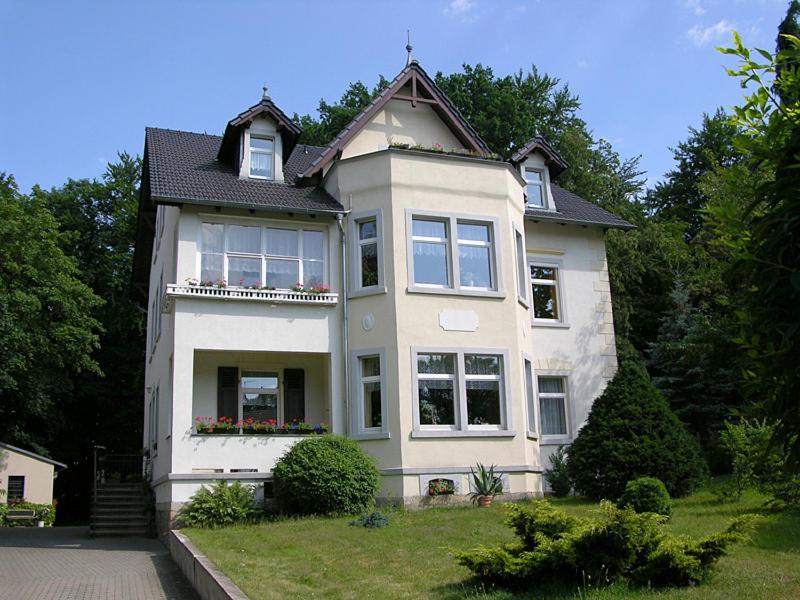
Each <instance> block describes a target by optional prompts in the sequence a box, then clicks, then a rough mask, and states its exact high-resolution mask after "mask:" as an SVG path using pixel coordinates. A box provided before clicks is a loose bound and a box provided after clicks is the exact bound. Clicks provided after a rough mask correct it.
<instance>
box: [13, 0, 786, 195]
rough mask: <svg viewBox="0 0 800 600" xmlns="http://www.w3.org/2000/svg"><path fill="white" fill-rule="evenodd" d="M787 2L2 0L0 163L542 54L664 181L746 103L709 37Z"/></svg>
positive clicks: (85, 167)
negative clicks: (712, 126)
mask: <svg viewBox="0 0 800 600" xmlns="http://www.w3.org/2000/svg"><path fill="white" fill-rule="evenodd" d="M786 6H787V2H786V1H785V0H653V1H646V0H624V1H623V0H620V1H616V0H608V1H606V2H589V1H583V2H579V1H566V0H563V1H555V0H550V1H548V0H540V1H535V0H531V1H527V0H511V1H508V2H498V1H490V0H428V1H422V0H419V1H417V0H402V1H397V2H381V1H377V0H372V1H369V2H368V1H366V0H365V1H364V2H331V1H330V0H327V1H319V2H316V1H308V2H300V1H284V2H277V1H269V2H268V1H255V0H253V1H248V2H244V1H239V0H226V1H222V0H219V1H216V2H211V1H200V0H197V1H192V2H190V1H169V0H164V1H161V2H149V1H142V0H138V1H136V2H134V1H133V0H130V1H128V2H122V1H120V2H115V1H110V0H105V1H103V2H99V1H98V2H81V1H70V2H65V1H63V0H61V1H57V2H55V1H54V2H44V1H36V0H19V1H16V0H0V31H2V32H3V33H2V36H0V73H2V75H1V76H0V171H6V172H10V173H12V174H13V175H14V176H15V177H16V178H17V181H18V182H19V184H20V187H21V188H22V190H23V191H27V190H29V189H30V187H31V186H32V185H33V184H35V183H38V184H40V185H42V186H43V187H50V186H54V185H60V184H61V183H63V182H65V181H66V180H67V178H69V177H72V178H75V179H77V178H81V177H98V176H100V175H101V174H102V173H103V171H104V169H105V163H106V162H108V161H109V160H113V159H114V158H115V157H116V153H117V151H123V150H124V151H128V152H130V153H141V151H142V147H143V140H144V128H145V126H156V127H168V128H172V129H184V130H189V131H200V132H202V131H206V132H208V133H221V131H222V130H223V128H224V126H225V123H226V122H227V121H228V120H229V119H230V118H232V117H233V116H234V115H236V114H237V113H238V112H240V111H241V110H244V109H245V108H247V107H248V106H250V105H252V104H254V103H255V102H256V101H258V99H259V97H260V94H261V86H262V83H263V82H264V81H267V82H268V83H269V87H270V93H271V96H272V98H273V100H275V101H276V102H277V103H278V105H279V106H281V107H282V108H283V109H284V110H285V111H286V112H288V113H289V114H291V113H293V112H298V113H301V114H303V113H309V112H312V113H313V112H314V111H315V109H316V106H317V104H318V102H319V99H320V98H326V99H328V100H333V99H337V98H338V97H339V96H340V95H341V93H342V92H343V91H344V89H345V87H346V86H347V84H348V83H349V82H351V81H356V80H359V79H360V80H363V81H364V82H365V83H367V84H369V85H370V86H371V85H372V84H374V82H375V81H376V79H377V76H378V74H383V75H384V76H386V77H387V78H389V79H391V78H392V77H394V75H395V74H396V73H397V72H398V71H399V70H400V69H401V68H402V67H403V66H404V62H405V49H404V46H405V44H406V40H405V35H406V29H411V30H412V37H413V44H414V55H415V56H416V57H417V58H418V59H419V60H420V62H421V64H422V66H423V67H425V68H426V69H427V70H428V71H429V72H430V73H431V74H433V73H435V72H436V71H438V70H441V71H443V72H445V73H450V72H453V71H456V70H459V69H460V66H461V64H462V63H465V62H466V63H470V64H475V63H477V62H481V63H483V64H485V65H489V66H491V67H492V68H493V69H494V71H495V74H499V75H502V74H506V73H509V72H512V71H516V70H518V69H520V68H523V69H527V68H528V67H529V66H530V65H531V64H535V65H536V66H537V67H538V68H539V69H540V70H541V71H543V72H546V73H549V74H551V75H554V76H557V77H559V78H560V79H561V80H562V81H563V82H565V83H568V84H569V86H570V88H571V89H572V91H573V92H575V93H577V94H578V95H579V96H580V97H581V100H582V103H583V108H582V113H581V114H582V117H583V118H584V119H585V120H586V121H587V123H588V124H589V126H590V127H591V128H592V130H593V131H594V132H595V135H596V136H598V137H604V138H606V139H608V140H610V141H611V142H612V144H613V145H614V147H615V148H616V149H617V150H618V151H619V152H620V153H621V154H622V155H623V156H632V155H637V154H641V155H642V163H641V164H642V166H643V168H644V169H645V170H646V171H647V175H648V178H649V180H650V181H651V182H655V181H656V180H657V179H658V178H659V177H660V176H661V175H662V174H663V172H664V171H666V170H667V169H669V168H670V167H671V164H672V162H671V154H670V151H669V147H670V146H674V145H675V144H676V143H677V142H678V141H680V140H682V139H684V138H685V137H686V131H687V127H688V126H689V125H696V124H697V123H698V122H699V121H700V118H701V115H702V113H703V112H710V111H713V110H714V109H715V108H716V107H717V106H726V107H727V106H731V105H733V104H736V103H738V102H739V99H740V97H741V94H742V90H741V89H740V88H739V87H738V85H737V83H736V82H735V81H734V80H732V79H731V78H730V77H728V76H726V75H725V73H724V70H723V67H724V66H725V65H726V64H727V65H728V66H731V60H730V59H729V58H726V57H723V56H722V55H720V54H719V53H718V52H716V51H715V50H714V47H715V46H717V45H720V44H727V43H728V42H729V40H730V30H731V29H734V28H735V29H736V30H737V31H739V32H740V33H741V34H742V36H743V38H744V40H745V43H746V44H748V45H749V46H759V47H764V48H767V49H769V50H772V48H773V46H774V39H775V32H776V27H777V24H778V23H779V22H780V20H781V19H782V18H783V15H784V13H785V11H786Z"/></svg>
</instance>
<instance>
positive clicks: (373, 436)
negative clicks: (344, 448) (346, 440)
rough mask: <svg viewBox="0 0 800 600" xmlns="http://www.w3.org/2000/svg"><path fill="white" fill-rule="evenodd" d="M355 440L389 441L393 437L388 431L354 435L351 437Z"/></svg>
mask: <svg viewBox="0 0 800 600" xmlns="http://www.w3.org/2000/svg"><path fill="white" fill-rule="evenodd" d="M350 437H351V438H352V439H354V440H388V439H389V438H390V437H391V436H390V435H389V432H388V431H376V432H374V433H372V432H364V433H354V434H352V435H351V436H350Z"/></svg>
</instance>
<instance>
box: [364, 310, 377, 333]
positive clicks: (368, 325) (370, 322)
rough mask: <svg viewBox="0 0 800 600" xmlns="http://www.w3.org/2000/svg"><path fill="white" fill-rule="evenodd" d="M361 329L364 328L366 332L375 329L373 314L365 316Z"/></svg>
mask: <svg viewBox="0 0 800 600" xmlns="http://www.w3.org/2000/svg"><path fill="white" fill-rule="evenodd" d="M361 327H363V328H364V331H371V330H372V328H373V327H375V315H373V314H372V313H367V314H365V315H364V318H363V319H361Z"/></svg>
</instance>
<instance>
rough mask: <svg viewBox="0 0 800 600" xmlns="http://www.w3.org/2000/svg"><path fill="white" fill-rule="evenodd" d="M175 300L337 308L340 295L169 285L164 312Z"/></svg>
mask: <svg viewBox="0 0 800 600" xmlns="http://www.w3.org/2000/svg"><path fill="white" fill-rule="evenodd" d="M174 298H197V299H202V300H239V301H241V300H245V301H250V302H268V303H271V304H305V305H317V306H335V305H336V304H337V303H338V302H339V294H336V293H330V292H328V293H322V294H315V293H313V292H295V291H292V290H265V289H253V288H244V287H216V286H204V285H180V284H174V283H170V284H168V285H167V293H166V298H165V302H164V303H163V307H162V312H165V313H166V312H169V311H170V310H171V308H172V301H173V299H174Z"/></svg>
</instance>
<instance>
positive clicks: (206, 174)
mask: <svg viewBox="0 0 800 600" xmlns="http://www.w3.org/2000/svg"><path fill="white" fill-rule="evenodd" d="M300 134H301V130H300V128H299V126H298V125H297V124H296V123H295V122H293V121H292V120H291V119H289V118H288V117H287V116H286V114H285V113H284V112H283V111H282V110H281V109H280V108H278V107H277V106H276V105H275V103H273V101H272V100H271V99H270V98H269V97H268V96H267V94H266V90H265V93H264V97H263V98H262V99H261V101H260V102H259V103H257V104H256V105H255V106H252V107H251V108H248V109H247V110H246V111H244V112H242V113H241V114H239V115H238V116H236V117H235V118H233V119H232V120H231V121H229V122H228V124H227V126H226V128H225V132H224V134H223V135H222V137H220V136H215V135H208V134H200V133H189V132H183V131H174V130H167V129H150V128H149V129H147V132H146V138H145V148H144V170H143V177H142V188H141V198H140V206H139V218H138V231H137V241H136V258H135V267H134V284H135V286H136V288H137V290H138V293H139V294H140V297H141V299H142V303H143V304H144V303H145V302H146V303H147V307H148V325H147V329H148V336H147V339H148V344H147V359H146V360H147V365H146V383H145V385H146V393H145V398H144V403H145V426H144V445H145V448H146V454H147V456H148V457H149V459H150V469H149V475H150V478H151V485H152V487H153V488H154V490H155V496H156V509H157V511H158V513H159V515H160V517H161V520H162V523H163V522H165V520H164V519H166V518H168V517H170V516H174V514H175V511H176V510H178V508H179V507H180V506H181V504H182V503H185V502H186V501H187V500H188V499H189V498H190V497H191V496H192V494H193V493H194V492H196V491H197V490H198V489H199V488H200V486H201V485H202V484H204V483H209V482H210V481H211V480H216V479H226V480H243V481H246V482H250V483H254V484H256V485H257V487H258V489H261V490H262V493H264V494H265V495H266V496H269V494H270V490H271V484H270V478H271V470H272V468H273V465H274V464H275V461H276V459H278V458H279V457H280V456H281V455H282V454H283V453H284V452H285V451H286V450H287V448H289V447H290V446H291V445H292V444H294V443H296V442H297V441H298V440H300V439H302V436H303V435H304V434H305V435H308V433H306V432H303V431H300V429H301V428H303V426H301V425H299V424H300V423H306V424H308V425H309V426H310V427H305V428H306V429H310V428H313V427H315V426H322V427H325V426H327V427H328V428H329V430H330V431H332V432H335V433H338V434H342V435H346V436H349V437H351V438H353V439H355V440H359V442H360V443H361V444H362V446H363V448H364V449H365V450H366V451H367V452H369V453H370V454H371V455H372V456H374V457H375V459H376V461H377V464H378V467H379V469H380V472H381V475H382V487H381V492H380V496H381V500H383V501H394V502H404V503H406V504H408V505H414V504H420V503H424V499H425V498H426V497H427V496H428V489H429V487H428V485H429V482H430V481H432V480H441V479H447V480H450V482H452V486H453V488H454V489H455V494H456V496H458V495H463V494H467V493H469V479H468V475H469V470H470V466H472V465H475V463H476V462H482V463H484V464H486V465H489V464H494V465H496V466H497V468H498V469H499V470H500V471H501V472H502V473H504V476H503V477H504V485H505V488H506V492H507V493H508V494H509V495H511V496H512V497H516V496H523V495H537V494H541V493H542V491H543V479H542V471H543V470H544V468H546V467H547V466H548V464H549V463H548V456H549V453H550V452H552V451H553V450H554V449H555V448H556V447H557V446H558V445H560V444H565V443H569V442H570V441H571V440H572V439H573V436H574V435H575V434H576V432H577V431H578V430H579V429H580V427H581V425H582V424H583V422H584V420H585V419H586V416H587V414H588V411H589V408H590V406H591V403H592V401H593V399H594V398H596V397H597V396H598V395H599V394H600V393H601V392H602V390H603V388H604V387H605V385H606V383H607V381H608V380H609V378H611V377H612V376H613V374H614V372H615V368H616V365H617V361H616V354H615V343H614V329H613V320H612V309H611V297H610V289H609V282H608V272H607V265H606V254H605V246H604V232H605V231H606V230H607V229H609V228H618V229H630V228H632V225H630V224H629V223H627V222H626V221H623V220H622V219H620V218H618V217H616V216H614V215H612V214H610V213H608V212H606V211H604V210H602V209H601V208H599V207H598V206H596V205H595V204H592V203H591V202H588V201H586V200H583V199H581V198H579V197H577V196H575V195H574V194H572V193H570V192H568V191H566V190H564V189H562V188H561V187H559V186H558V185H556V183H555V181H556V180H557V177H558V175H559V174H560V173H561V172H563V171H564V170H565V169H566V168H567V167H568V166H567V164H566V163H565V161H564V160H562V159H561V157H559V155H558V154H557V153H556V152H555V151H554V150H553V148H551V147H550V146H549V145H548V143H547V142H546V140H544V139H542V138H540V137H535V138H534V139H532V140H531V141H530V143H529V144H527V145H526V146H525V147H523V148H520V149H519V150H517V151H516V153H515V154H514V155H513V156H512V157H511V159H510V160H508V161H505V160H500V159H498V158H497V157H496V156H495V155H494V154H492V152H491V150H490V149H489V148H488V147H487V146H486V144H485V143H484V142H483V140H481V138H480V137H479V136H478V134H477V133H476V132H475V130H474V129H472V127H471V126H470V125H469V123H467V122H466V121H465V120H464V118H463V117H462V116H461V115H460V114H459V113H458V111H457V110H456V109H455V108H454V107H453V105H452V104H451V103H450V101H449V100H448V99H447V98H446V97H445V96H444V94H443V92H442V91H441V90H440V89H439V88H438V87H437V86H436V84H435V83H434V81H433V80H432V79H431V78H430V77H429V76H428V74H427V73H426V72H425V71H424V70H423V69H422V67H420V65H419V64H418V63H417V62H416V61H410V62H409V64H408V65H407V66H406V68H404V69H403V70H402V71H401V72H400V73H399V75H398V76H397V77H396V78H395V79H394V80H393V81H392V82H391V84H390V85H389V87H388V88H387V89H386V90H385V91H384V92H383V93H381V94H380V96H379V97H377V98H376V99H375V101H374V102H372V104H370V105H369V106H368V107H367V108H366V109H365V110H364V111H363V112H362V113H361V114H360V115H359V116H358V117H356V118H355V119H354V120H353V122H352V123H350V124H349V125H348V126H347V127H346V128H345V129H344V130H343V131H342V132H341V133H340V134H339V135H338V136H337V137H336V138H335V139H334V140H333V141H332V142H331V143H330V144H329V145H328V146H326V147H324V148H320V147H314V146H308V145H303V144H301V143H298V138H299V136H300ZM222 417H225V418H228V419H230V420H231V424H230V425H229V426H228V429H227V430H226V431H225V432H224V434H222V435H219V433H220V428H219V427H214V425H213V423H215V422H217V421H218V420H219V419H220V418H222ZM251 420H252V421H255V422H257V424H259V425H258V427H261V430H260V431H258V430H254V429H253V428H252V427H250V426H249V424H250V423H251V422H252V421H251ZM240 421H241V422H242V424H241V425H240V424H239V422H240ZM209 424H211V425H209ZM265 427H266V433H265V429H264V428H265ZM210 429H213V431H209V430H210ZM256 429H257V428H256ZM273 430H275V431H273ZM313 434H314V433H311V435H313Z"/></svg>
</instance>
